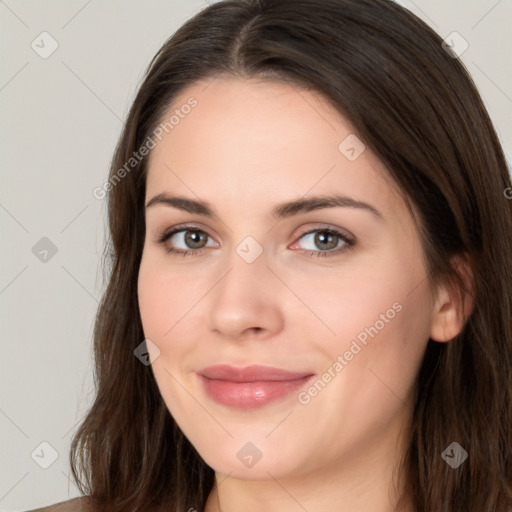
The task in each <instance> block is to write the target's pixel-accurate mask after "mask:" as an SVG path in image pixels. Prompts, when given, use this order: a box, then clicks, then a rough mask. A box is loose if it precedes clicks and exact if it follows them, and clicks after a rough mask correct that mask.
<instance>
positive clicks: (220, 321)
mask: <svg viewBox="0 0 512 512" xmlns="http://www.w3.org/2000/svg"><path fill="white" fill-rule="evenodd" d="M267 264H268V261H267V259H266V258H265V253H263V254H262V255H260V256H259V257H258V258H257V259H256V260H255V261H253V262H252V263H248V262H246V261H244V260H243V259H242V258H241V257H239V255H238V254H236V253H235V254H234V255H233V257H232V258H231V259H230V260H229V263H228V265H229V268H228V270H227V271H226V273H225V274H224V276H223V277H222V278H221V279H220V281H219V282H218V284H217V285H216V286H215V287H214V288H213V289H212V290H211V292H210V293H209V294H208V295H209V297H208V300H207V301H206V302H205V305H206V307H207V308H208V312H207V316H208V322H209V329H210V331H212V332H214V333H216V334H217V335H219V336H222V337H224V338H226V339H230V340H242V339H247V338H258V339H264V338H268V337H271V336H274V335H276V334H277V333H278V332H279V331H280V330H281V329H282V328H283V325H284V312H283V309H282V308H283V305H284V303H285V300H286V298H285V297H284V295H283V294H284V290H283V288H284V287H283V284H282V283H281V282H280V281H279V279H277V278H276V277H275V275H274V274H273V273H272V272H271V271H270V270H269V268H268V266H267Z"/></svg>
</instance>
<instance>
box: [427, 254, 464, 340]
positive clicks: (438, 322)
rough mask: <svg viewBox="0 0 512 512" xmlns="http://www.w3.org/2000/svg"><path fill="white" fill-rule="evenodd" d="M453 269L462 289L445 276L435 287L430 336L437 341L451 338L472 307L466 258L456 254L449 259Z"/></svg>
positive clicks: (459, 329) (455, 334)
mask: <svg viewBox="0 0 512 512" xmlns="http://www.w3.org/2000/svg"><path fill="white" fill-rule="evenodd" d="M451 263H452V267H453V269H454V271H455V272H456V273H457V274H458V275H459V276H460V277H461V278H462V281H463V283H464V289H461V287H460V285H459V284H458V283H457V282H456V280H455V279H453V277H452V278H447V279H446V282H443V283H442V284H440V285H439V286H438V288H437V297H436V300H435V303H434V309H433V311H432V322H431V329H430V338H431V339H432V340H434V341H438V342H447V341H451V340H453V339H454V338H455V337H456V336H457V335H458V334H459V333H460V332H461V331H462V328H463V327H464V325H465V323H466V320H467V319H468V318H469V316H470V315H471V313H472V312H473V308H474V299H473V297H474V293H473V291H474V283H473V272H472V270H471V265H470V264H469V262H468V260H467V258H464V257H463V256H460V255H457V256H454V257H453V258H452V260H451Z"/></svg>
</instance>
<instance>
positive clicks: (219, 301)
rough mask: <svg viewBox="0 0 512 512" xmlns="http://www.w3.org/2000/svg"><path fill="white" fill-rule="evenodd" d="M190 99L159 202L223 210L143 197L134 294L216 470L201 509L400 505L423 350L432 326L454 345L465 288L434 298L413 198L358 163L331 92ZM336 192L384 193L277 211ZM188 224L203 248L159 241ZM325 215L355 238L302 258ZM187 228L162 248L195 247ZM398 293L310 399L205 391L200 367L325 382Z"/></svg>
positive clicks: (156, 163)
mask: <svg viewBox="0 0 512 512" xmlns="http://www.w3.org/2000/svg"><path fill="white" fill-rule="evenodd" d="M190 96H193V97H194V98H196V99H197V101H198V104H197V106H196V107H195V108H194V109H193V110H192V111H191V112H190V113H189V114H188V115H187V116H184V118H183V119H180V122H179V124H177V125H176V126H174V128H173V129H172V130H170V131H169V133H168V134H167V135H166V136H165V137H163V138H162V141H161V142H159V143H158V144H157V146H156V147H155V148H154V149H153V150H152V152H151V155H150V160H149V167H148V176H147V188H146V202H148V201H149V200H150V199H151V198H152V197H154V196H155V195H157V194H160V193H164V192H165V193H168V194H172V195H180V196H185V197H187V198H191V199H199V198H200V199H201V200H204V201H207V202H208V203H209V204H210V205H211V206H212V207H213V208H214V210H215V212H216V214H217V215H216V216H215V217H211V218H209V217H204V216H201V215H198V214H195V213H194V214H193V213H187V212H184V211H181V210H178V209H176V208H172V207H169V206H166V205H163V204H156V205H154V206H151V207H149V208H147V209H146V239H145V245H144V250H143V256H142V262H141V266H140V273H139V283H138V293H139V305H140V312H141V318H142V322H143V327H144V333H145V336H146V338H149V339H150V340H151V341H152V342H153V343H154V344H155V346H157V347H158V349H159V351H160V353H159V355H158V357H156V355H157V352H156V351H155V350H154V349H151V350H150V352H151V353H152V355H153V357H156V358H155V360H154V361H153V364H152V369H153V372H154V376H155V378H156V381H157V383H158V387H159V389H160V392H161V394H162V396H163V398H164V400H165V403H166V405H167V407H168V409H169V411H170V413H171V414H172V416H173V417H174V418H175V420H176V422H177V423H178V425H179V426H180V428H181V429H182V431H183V432H184V434H185V435H186V436H187V438H188V439H189V440H190V442H191V443H192V444H193V445H194V447H195V448H196V449H197V451H198V453H199V454H200V455H201V457H202V458H203V459H204V460H205V462H206V463H207V464H208V465H210V466H211V467H212V468H213V469H214V470H215V473H216V485H215V487H214V489H213V491H212V493H211V494H210V496H209V499H208V502H207V505H206V509H205V510H206V511H207V512H212V511H220V510H222V511H223V512H234V511H237V510H245V511H248V512H251V511H261V510H267V511H269V512H273V511H277V510H279V511H280V512H286V511H297V510H301V507H302V508H303V509H306V510H308V512H316V511H325V510H337V511H340V512H349V511H350V512H363V511H365V512H366V511H368V510H372V511H374V512H390V511H393V510H394V509H395V504H396V500H397V496H398V493H399V491H401V490H402V484H397V487H398V488H397V489H395V487H394V486H393V483H392V482H393V480H392V478H393V469H394V468H395V466H396V467H397V468H399V462H400V457H401V455H402V454H403V450H404V446H405V445H404V443H405V442H406V441H407V435H408V427H409V424H410V420H411V414H412V406H413V395H414V390H415V382H416V377H417V374H418V371H419V368H420V364H421V360H422V357H423V354H424V351H425V348H426V345H427V342H428V339H429V337H431V338H432V339H434V340H435V341H439V342H445V341H449V340H451V339H452V338H453V337H454V336H456V334H457V333H458V332H459V331H460V329H461V327H462V323H461V321H459V319H458V316H457V310H458V308H459V307H460V300H461V299H460V296H458V295H457V294H456V293H453V290H451V289H450V288H449V287H448V286H447V285H439V286H438V288H436V289H435V290H434V292H435V293H434V295H433V296H432V295H431V293H430V291H431V290H430V289H429V283H428V281H427V279H426V270H425V265H424V259H423V251H422V248H421V245H420V241H419V237H418V233H417V229H416V227H415V224H414V222H413V219H412V217H411V214H410V213H409V211H408V210H407V208H406V206H405V203H404V201H403V199H402V198H401V197H400V196H399V195H398V194H397V192H396V190H395V189H394V187H393V184H392V183H390V180H389V178H386V170H385V168H384V166H383V164H382V163H381V162H380V161H379V160H378V159H377V158H376V156H375V155H374V154H372V153H371V151H370V150H369V149H368V148H366V149H365V150H364V151H363V152H362V153H361V154H360V156H359V157H358V158H357V159H356V160H354V161H350V160H349V159H347V158H346V156H345V155H344V154H343V153H342V152H341V151H340V150H339V149H338V146H339V144H340V143H341V142H342V141H343V140H344V139H345V138H346V137H347V136H348V135H350V134H353V129H352V128H351V126H350V124H349V123H348V122H347V121H346V120H345V119H344V118H343V117H342V116H341V115H340V114H339V113H338V112H337V111H336V110H334V109H333V108H332V107H331V106H329V104H328V103H327V102H326V101H325V100H324V99H323V98H322V97H321V96H320V95H318V94H317V93H315V92H313V91H306V90H299V89H298V88H296V87H291V86H290V85H287V84H282V83H273V82H268V81H267V82H264V81H257V80H254V79H250V80H242V79H238V78H237V79H235V78H217V79H216V80H214V81H209V82H201V83H196V84H194V85H193V86H191V87H189V88H188V89H186V90H185V91H183V92H182V94H181V95H180V96H179V97H178V98H177V99H176V101H175V102H174V103H173V105H172V107H171V108H170V109H169V112H170V113H171V112H172V111H173V110H174V109H175V108H179V107H180V105H183V104H185V103H186V101H187V99H188V98H189V97H190ZM167 117H168V116H167ZM333 192H337V193H340V194H341V193H343V195H346V196H350V197H351V198H355V199H357V200H361V201H365V202H367V203H369V204H371V205H372V206H373V207H375V208H376V209H377V210H378V211H379V212H381V214H382V216H383V217H384V218H383V219H379V218H378V217H376V216H374V215H372V214H371V213H370V212H369V211H367V210H364V209H359V208H351V207H335V208H324V209H319V210H315V211H310V212H303V213H298V214H296V215H293V216H291V217H289V218H284V219H281V220H278V221H277V220H276V219H274V218H273V217H272V215H271V211H272V209H273V208H274V206H275V205H277V204H279V203H282V202H285V201H290V200H295V199H299V198H302V197H303V196H306V197H309V196H312V195H322V194H330V193H333ZM182 223H190V224H193V226H195V227H196V228H197V229H200V230H202V231H203V232H204V234H205V238H204V242H203V247H204V248H203V251H202V252H201V253H200V254H198V255H197V254H192V255H188V256H182V255H179V254H178V255H175V254H173V253H168V252H167V251H166V247H165V245H163V244H160V243H158V242H157V240H158V238H159V236H160V235H161V234H162V232H163V231H165V230H168V229H169V228H172V227H173V226H177V225H179V224H182ZM326 225H327V226H328V227H329V228H332V229H336V230H338V231H341V232H342V233H350V234H351V235H353V236H354V237H356V239H357V240H356V244H355V245H354V246H353V247H351V248H350V249H349V250H348V251H344V252H340V253H338V254H334V253H333V254H332V255H330V256H327V257H310V256H307V255H305V254H304V253H303V250H304V249H306V250H309V251H311V252H313V251H316V252H319V251H321V250H327V249H326V246H325V245H318V244H315V242H314V240H313V237H314V234H313V235H312V236H307V235H304V234H305V233H309V232H310V231H312V230H313V229H318V230H319V231H320V232H321V231H322V228H325V226H326ZM187 233H188V232H187ZM184 234H186V233H183V232H182V233H181V234H180V235H175V236H174V237H173V238H172V239H171V240H168V241H167V243H166V245H167V247H174V248H176V249H182V250H185V249H188V250H192V251H194V250H195V251H197V250H198V249H197V248H195V249H194V247H198V246H192V248H191V247H190V245H188V246H187V244H186V242H185V239H184V236H183V235H184ZM206 235H207V236H206ZM247 236H252V237H253V238H254V239H255V240H256V241H257V243H258V244H259V246H260V247H261V249H262V251H263V252H262V253H261V254H260V255H259V257H257V258H256V260H255V261H253V262H252V263H247V262H246V261H245V260H244V259H243V258H242V257H241V256H240V255H239V254H238V253H237V252H236V249H237V246H238V245H239V244H240V243H241V242H242V241H243V240H244V239H245V237H247ZM336 243H337V244H338V245H337V246H336ZM334 245H335V246H336V247H341V246H343V241H342V240H340V239H337V238H335V239H334ZM205 246H206V247H205ZM250 250H253V249H250ZM329 250H331V251H334V250H336V249H329ZM396 303H399V304H400V305H401V310H400V311H399V312H396V314H395V315H394V318H392V319H389V320H388V322H385V323H384V327H383V328H382V329H380V330H379V332H378V334H377V335H375V336H374V337H373V338H370V337H369V338H368V340H367V345H362V344H361V343H359V345H361V346H362V349H361V350H360V352H358V353H357V355H355V356H354V357H353V358H352V360H350V361H346V362H347V364H346V366H344V367H343V369H342V371H339V372H338V373H335V377H333V378H332V379H331V380H330V382H329V383H328V384H327V385H325V387H324V388H323V389H322V390H321V391H320V392H318V393H317V394H316V396H314V397H310V398H311V399H310V401H309V403H307V404H303V403H300V402H299V400H298V396H297V395H298V394H297V393H293V394H292V395H290V396H288V397H286V398H284V399H280V400H278V401H277V402H273V403H270V404H268V405H266V406H264V407H262V408H259V409H255V410H248V411H246V410H239V409H233V408H229V407H226V406H223V405H220V404H217V403H216V402H214V401H212V400H211V399H210V398H208V396H207V395H205V393H204V391H203V389H202V386H201V385H200V384H201V383H200V381H199V379H198V377H197V374H196V372H197V371H199V370H200V369H202V368H204V367H205V366H208V365H211V364H216V363H230V364H232V365H238V366H246V365H248V364H262V365H269V366H276V367H280V368H285V369H289V370H296V371H310V372H311V373H315V374H317V376H319V377H320V376H322V375H323V374H324V373H325V372H326V371H327V369H328V368H330V367H331V368H332V367H333V363H334V362H335V361H336V360H337V358H338V356H339V355H343V354H344V353H345V352H346V351H347V350H348V349H349V348H350V346H351V342H352V341H353V340H354V339H356V336H357V335H358V334H360V333H361V332H362V331H364V329H365V328H369V327H370V326H373V325H375V324H376V321H377V320H379V319H380V318H382V317H381V316H380V315H382V314H384V315H385V314H386V311H388V310H389V309H390V308H392V305H393V304H396ZM466 307H468V306H467V305H466ZM379 325H380V324H379ZM308 388H309V386H308V387H307V388H306V391H307V389H308ZM248 442H251V443H253V444H254V445H255V446H257V448H258V449H259V450H260V452H261V454H262V456H261V459H260V460H259V461H258V462H257V463H256V464H254V465H253V466H252V467H246V466H245V465H244V464H242V463H241V461H240V460H239V459H238V457H237V452H238V451H239V450H240V449H241V448H242V447H243V446H244V445H245V444H246V443H248ZM395 482H396V479H395ZM299 504H300V505H299ZM404 510H412V508H410V507H409V508H406V509H404Z"/></svg>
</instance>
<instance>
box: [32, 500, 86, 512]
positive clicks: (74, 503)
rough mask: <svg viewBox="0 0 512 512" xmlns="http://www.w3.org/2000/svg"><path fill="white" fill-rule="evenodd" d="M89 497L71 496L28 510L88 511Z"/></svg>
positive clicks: (48, 511) (46, 511)
mask: <svg viewBox="0 0 512 512" xmlns="http://www.w3.org/2000/svg"><path fill="white" fill-rule="evenodd" d="M90 510H91V509H90V508H89V498H88V497H87V496H84V497H82V498H73V499H71V500H67V501H61V502H60V503H55V504H54V505H48V506H47V507H42V508H38V509H34V510H29V511H28V512H89V511H90Z"/></svg>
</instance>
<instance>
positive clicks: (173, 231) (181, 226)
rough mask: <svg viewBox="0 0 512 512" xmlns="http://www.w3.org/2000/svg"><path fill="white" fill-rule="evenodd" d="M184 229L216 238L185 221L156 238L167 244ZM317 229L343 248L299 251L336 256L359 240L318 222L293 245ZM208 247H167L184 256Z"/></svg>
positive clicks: (305, 230) (201, 228)
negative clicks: (328, 233)
mask: <svg viewBox="0 0 512 512" xmlns="http://www.w3.org/2000/svg"><path fill="white" fill-rule="evenodd" d="M182 231H201V232H202V233H204V234H205V235H206V236H207V237H208V238H210V239H212V240H214V238H213V237H212V236H211V235H210V234H209V233H208V230H207V229H205V228H203V227H202V226H200V225H199V224H197V223H194V224H189V223H185V224H177V225H175V226H173V227H171V228H169V229H167V230H164V231H163V232H162V234H161V235H160V236H159V237H158V239H157V240H155V242H156V243H159V244H165V243H166V242H167V240H169V239H170V238H171V237H173V236H174V235H176V234H177V233H181V232H182ZM317 231H325V232H330V233H331V234H333V235H334V236H336V237H338V238H339V239H340V240H341V241H342V242H343V243H344V245H343V246H342V247H341V248H335V249H333V250H318V251H315V250H311V249H300V248H299V249H298V251H302V252H303V253H304V254H309V255H311V254H315V255H323V256H327V255H329V256H331V255H332V256H334V255H336V254H338V253H341V252H342V251H343V250H345V249H348V248H350V247H352V246H354V245H355V243H356V240H357V238H356V237H355V236H354V235H353V234H352V233H350V232H348V231H347V230H345V229H343V228H339V227H335V226H332V225H329V224H317V225H316V226H313V227H311V226H310V227H309V228H307V229H304V230H303V231H301V233H300V234H298V235H296V236H295V242H293V244H292V247H293V246H294V245H295V244H296V243H297V242H298V241H299V240H300V239H301V238H303V237H304V236H306V235H309V234H312V233H315V232H317ZM214 242H215V243H216V244H217V246H218V243H217V242H216V241H215V240H214ZM206 249H207V248H206V247H201V248H199V249H169V248H167V252H169V253H175V254H181V255H183V256H185V255H187V254H189V253H194V254H195V255H199V254H201V253H202V252H203V251H205V250H206Z"/></svg>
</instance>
